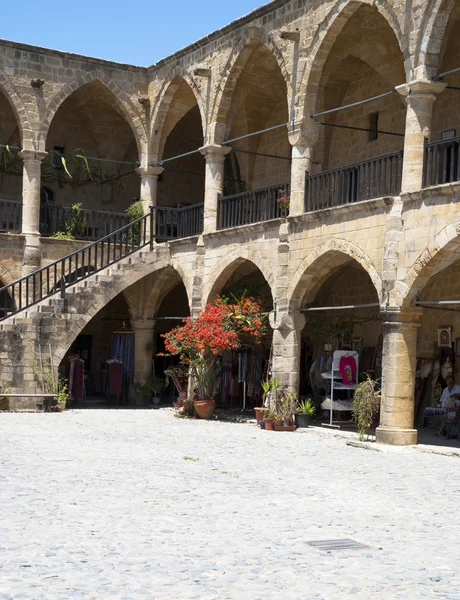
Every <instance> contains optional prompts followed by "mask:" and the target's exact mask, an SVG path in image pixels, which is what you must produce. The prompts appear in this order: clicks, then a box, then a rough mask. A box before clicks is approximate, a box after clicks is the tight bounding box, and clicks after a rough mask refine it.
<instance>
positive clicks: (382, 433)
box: [376, 308, 422, 446]
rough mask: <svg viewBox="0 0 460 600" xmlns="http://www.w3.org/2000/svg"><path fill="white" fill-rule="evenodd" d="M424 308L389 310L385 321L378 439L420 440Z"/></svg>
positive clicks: (385, 441)
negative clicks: (418, 380) (417, 418)
mask: <svg viewBox="0 0 460 600" xmlns="http://www.w3.org/2000/svg"><path fill="white" fill-rule="evenodd" d="M421 314H422V311H421V310H418V309H413V310H411V311H407V312H406V311H402V310H400V309H398V308H394V309H391V308H389V309H387V311H386V321H385V322H384V324H383V336H384V337H383V356H382V400H381V405H380V426H379V427H378V428H377V434H376V435H377V442H379V443H381V444H392V445H395V446H408V445H412V444H416V443H417V431H416V430H415V429H414V388H415V369H416V351H417V330H418V327H419V326H420V317H421Z"/></svg>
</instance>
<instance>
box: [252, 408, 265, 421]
mask: <svg viewBox="0 0 460 600" xmlns="http://www.w3.org/2000/svg"><path fill="white" fill-rule="evenodd" d="M264 411H265V409H264V408H263V407H262V406H259V407H257V408H255V409H254V412H255V413H256V421H257V423H260V422H261V421H263V420H264Z"/></svg>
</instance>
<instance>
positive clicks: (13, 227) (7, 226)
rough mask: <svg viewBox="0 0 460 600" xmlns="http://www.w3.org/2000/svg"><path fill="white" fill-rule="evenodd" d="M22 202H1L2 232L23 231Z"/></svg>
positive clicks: (0, 221)
mask: <svg viewBox="0 0 460 600" xmlns="http://www.w3.org/2000/svg"><path fill="white" fill-rule="evenodd" d="M21 223H22V202H21V201H20V200H0V231H14V232H20V231H21Z"/></svg>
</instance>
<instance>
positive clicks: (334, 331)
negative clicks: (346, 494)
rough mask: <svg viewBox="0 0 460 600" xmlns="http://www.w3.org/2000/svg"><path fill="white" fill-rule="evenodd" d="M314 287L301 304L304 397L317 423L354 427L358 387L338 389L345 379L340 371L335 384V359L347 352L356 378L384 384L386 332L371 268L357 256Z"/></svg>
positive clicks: (302, 387)
mask: <svg viewBox="0 0 460 600" xmlns="http://www.w3.org/2000/svg"><path fill="white" fill-rule="evenodd" d="M316 289H317V291H316V292H315V290H314V289H313V290H312V289H310V290H308V292H307V294H306V296H307V298H306V299H304V301H303V303H302V304H303V308H301V311H302V312H303V314H304V315H305V319H306V324H305V327H304V329H303V332H302V345H301V365H300V396H301V398H303V399H305V398H311V399H312V400H313V402H314V404H315V407H316V419H315V422H316V423H317V424H323V423H324V424H330V422H331V420H332V423H333V425H334V426H336V427H340V428H344V427H352V428H354V427H355V422H354V417H353V405H352V400H353V390H354V387H353V386H350V388H349V389H340V388H341V387H343V385H342V383H343V382H342V379H341V377H342V375H340V374H338V373H336V375H337V376H338V378H336V380H334V386H331V376H330V375H331V371H332V359H333V356H334V353H335V352H336V351H344V357H345V359H346V358H347V354H348V353H349V354H350V357H351V358H352V359H353V361H354V362H355V363H356V364H355V367H356V375H355V371H353V383H356V380H357V381H358V382H359V381H362V380H364V379H365V378H366V377H370V378H371V379H373V380H375V382H376V389H378V388H379V387H380V380H381V375H382V346H383V337H382V317H381V315H380V307H379V299H378V295H377V292H376V290H375V287H374V284H373V283H372V281H371V279H370V277H369V275H368V273H367V272H366V271H365V270H364V269H363V268H362V267H361V266H360V265H359V264H358V263H357V262H355V261H353V260H351V261H348V262H345V264H343V263H342V265H340V266H338V267H335V268H332V269H330V270H329V272H328V276H327V279H326V280H323V281H322V282H319V283H318V285H317V286H316ZM305 300H309V302H308V301H307V302H306V301H305ZM355 353H356V354H355ZM337 388H339V389H337ZM332 390H333V401H332V402H331V392H332ZM331 407H332V419H331V413H330V410H331ZM378 416H379V415H378V414H377V415H376V418H375V423H374V425H375V426H377V425H378Z"/></svg>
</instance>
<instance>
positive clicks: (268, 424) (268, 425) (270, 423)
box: [265, 419, 273, 431]
mask: <svg viewBox="0 0 460 600" xmlns="http://www.w3.org/2000/svg"><path fill="white" fill-rule="evenodd" d="M265 429H268V430H269V431H273V419H265Z"/></svg>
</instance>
